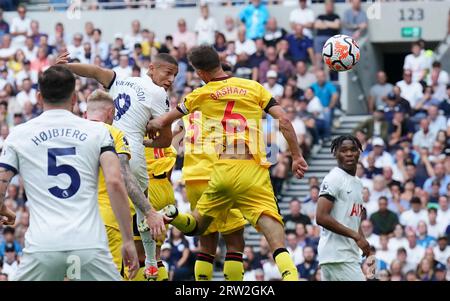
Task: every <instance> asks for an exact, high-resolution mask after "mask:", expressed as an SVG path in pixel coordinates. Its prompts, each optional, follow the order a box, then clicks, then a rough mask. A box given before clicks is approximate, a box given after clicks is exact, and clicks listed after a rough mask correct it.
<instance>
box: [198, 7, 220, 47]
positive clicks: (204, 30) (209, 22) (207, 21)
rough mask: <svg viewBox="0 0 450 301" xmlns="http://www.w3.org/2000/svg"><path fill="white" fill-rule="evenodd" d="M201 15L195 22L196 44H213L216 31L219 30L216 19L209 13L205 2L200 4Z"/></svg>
mask: <svg viewBox="0 0 450 301" xmlns="http://www.w3.org/2000/svg"><path fill="white" fill-rule="evenodd" d="M200 12H201V17H199V18H198V19H197V22H196V23H195V32H196V34H197V43H198V45H202V44H208V45H212V44H214V40H215V35H216V32H217V31H218V30H219V27H218V25H217V22H216V19H214V18H213V17H211V16H210V15H209V8H208V5H207V4H203V5H201V6H200Z"/></svg>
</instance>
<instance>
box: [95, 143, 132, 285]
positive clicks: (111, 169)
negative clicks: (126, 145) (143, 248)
mask: <svg viewBox="0 0 450 301" xmlns="http://www.w3.org/2000/svg"><path fill="white" fill-rule="evenodd" d="M100 165H101V167H102V169H103V174H104V177H105V183H106V188H107V190H108V195H109V199H110V202H111V207H112V209H113V211H114V215H115V216H116V219H117V222H118V223H119V228H120V233H121V235H122V240H123V247H122V254H123V258H124V261H125V264H126V265H127V266H128V267H129V272H130V278H134V277H135V276H136V273H137V271H138V269H139V261H138V257H137V252H136V248H135V246H134V241H133V234H132V232H131V213H130V207H129V205H128V195H127V191H126V188H125V184H124V182H123V177H122V174H121V171H120V163H119V159H118V158H117V156H116V154H115V153H114V152H112V151H104V152H103V153H102V154H101V155H100Z"/></svg>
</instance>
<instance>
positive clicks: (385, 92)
mask: <svg viewBox="0 0 450 301" xmlns="http://www.w3.org/2000/svg"><path fill="white" fill-rule="evenodd" d="M6 2H8V1H6ZM12 2H13V1H12ZM53 2H55V1H53ZM98 2H102V1H98ZM234 2H235V1H234ZM263 2H264V1H263ZM285 2H289V1H285ZM291 2H295V3H294V4H295V6H296V7H295V9H293V10H292V12H291V14H290V16H289V20H290V27H289V28H282V27H280V26H279V25H278V24H277V19H276V18H274V17H271V16H270V12H269V10H268V9H267V7H266V6H265V5H264V4H262V3H261V1H258V0H253V1H251V4H248V5H245V6H242V10H241V11H240V13H239V15H238V16H228V17H227V18H226V19H225V22H224V24H219V22H217V20H216V19H215V18H214V16H212V15H211V13H210V10H209V9H208V6H206V5H203V6H201V7H200V16H199V18H198V19H197V20H196V21H195V22H192V23H191V24H188V23H187V20H184V19H179V20H176V22H177V27H178V30H177V31H176V32H173V33H172V34H171V35H167V36H165V37H160V36H156V35H155V33H154V32H152V31H151V29H150V28H146V27H145V26H142V24H141V22H140V21H139V20H135V21H133V22H132V24H130V27H129V29H128V32H127V33H125V34H122V33H117V34H116V35H115V36H114V40H113V41H105V40H104V39H103V38H102V29H101V28H97V27H96V26H95V23H94V22H91V21H89V22H86V23H85V24H84V30H83V32H80V33H77V34H75V35H73V36H68V34H66V33H65V29H64V26H63V24H62V23H56V24H55V27H54V31H53V32H46V33H44V32H41V31H40V29H39V21H38V20H31V19H30V18H28V17H27V9H26V7H25V6H22V5H19V6H18V7H17V16H16V17H14V19H12V21H11V22H6V21H5V20H4V19H3V16H2V12H0V42H1V43H0V44H1V46H0V148H1V147H2V143H3V141H4V140H5V139H6V137H7V136H8V133H9V131H10V130H11V129H12V128H14V126H16V125H18V124H20V123H23V122H26V121H28V120H30V119H32V118H34V117H36V116H38V115H39V114H40V113H41V112H42V107H41V106H40V104H39V103H38V102H37V100H36V89H37V79H38V77H39V74H40V73H41V72H43V71H44V70H45V69H46V68H48V67H49V66H51V65H52V64H54V62H55V58H56V57H57V55H58V54H60V53H63V52H65V51H68V52H69V53H70V55H71V58H72V59H73V61H75V62H77V61H78V62H82V63H90V64H96V65H99V66H103V67H107V68H111V69H113V70H114V71H115V72H116V73H117V75H118V76H121V77H126V76H140V75H144V74H146V71H147V68H148V65H149V63H150V62H151V57H152V56H153V55H154V54H156V53H159V52H166V53H170V54H172V55H173V56H174V57H176V58H177V60H178V63H179V74H178V76H177V77H176V79H175V82H174V84H173V87H172V89H171V91H170V92H169V95H170V105H171V107H172V108H173V107H175V106H176V104H177V103H178V102H179V101H181V100H182V99H183V98H184V95H186V94H187V93H189V92H191V91H192V90H193V89H195V88H196V87H199V86H200V85H201V84H202V83H201V80H200V79H199V78H198V76H196V74H195V72H193V69H192V67H191V66H190V65H189V63H188V61H187V52H188V51H189V49H190V48H191V47H192V46H194V45H198V44H203V43H207V44H210V45H214V47H215V49H216V50H217V51H218V52H219V54H220V57H221V59H222V61H223V64H224V66H226V67H228V68H229V69H230V72H232V73H233V74H234V75H235V76H238V77H243V78H248V79H254V80H257V81H259V82H260V83H261V84H263V85H264V86H265V87H266V88H267V89H268V90H269V91H271V93H272V94H273V96H274V97H275V98H276V99H277V101H278V102H279V103H280V104H281V105H282V106H283V108H284V109H285V110H286V112H287V114H288V116H289V118H290V119H291V121H292V125H293V126H294V129H295V131H296V134H297V138H298V141H299V143H300V146H301V148H302V150H303V153H304V154H305V156H308V154H309V153H310V152H311V151H312V150H314V149H315V148H316V146H320V145H321V144H322V143H323V141H327V140H329V139H331V128H332V126H333V118H334V112H335V110H336V109H338V108H339V87H338V86H337V85H336V81H335V80H336V78H337V75H336V74H333V73H329V72H328V71H324V69H323V66H322V59H321V51H322V47H323V45H324V43H325V41H326V40H327V39H328V38H329V37H331V36H333V35H335V34H338V33H344V34H347V35H350V36H353V37H354V38H355V39H359V37H361V36H363V35H364V34H365V32H366V29H367V25H368V22H367V16H366V14H365V12H364V11H363V10H361V5H360V1H359V0H353V1H352V3H351V8H349V9H348V10H346V11H345V12H344V14H343V15H341V16H339V15H337V14H335V13H334V6H333V2H332V1H325V4H324V8H325V13H324V14H321V15H319V16H316V15H315V14H314V12H313V11H312V10H311V9H310V8H309V7H308V2H307V1H305V0H300V1H291ZM336 2H338V1H336ZM255 15H256V16H258V17H257V18H255ZM411 52H412V53H411V54H409V55H408V56H406V58H405V64H404V73H403V80H402V81H399V82H397V83H395V86H394V85H393V84H391V83H389V82H388V79H387V78H386V74H385V73H384V72H383V71H380V72H378V74H377V84H376V85H374V86H373V87H372V88H371V90H370V96H369V98H368V107H369V113H373V117H371V118H369V119H368V120H367V121H365V122H364V123H362V124H361V125H359V126H358V127H357V128H356V129H355V135H356V136H357V137H358V138H359V139H360V141H361V142H362V144H363V146H364V152H363V153H362V155H361V162H360V164H359V166H358V172H357V176H358V177H359V178H361V180H362V182H363V184H364V187H365V189H364V195H363V199H364V202H365V208H366V212H367V214H366V218H365V220H364V221H363V223H362V230H363V231H364V234H365V236H366V237H367V239H368V240H369V242H370V243H371V245H372V252H373V255H375V257H376V258H377V277H378V278H379V279H380V280H443V279H445V278H447V279H448V280H450V272H449V273H447V270H448V269H449V268H450V247H448V236H449V232H450V228H449V227H448V226H449V221H450V208H449V195H450V149H449V142H450V140H449V137H450V121H449V116H450V85H449V78H448V73H447V72H446V71H445V70H442V68H441V65H440V63H439V62H435V61H433V57H432V53H430V51H426V50H425V49H424V45H423V43H420V42H418V43H413V45H412V48H411ZM97 88H102V87H99V85H98V84H97V83H96V82H95V81H92V80H87V79H85V78H77V84H76V91H77V95H78V103H77V104H76V105H75V107H74V113H75V114H79V115H80V116H83V113H84V112H85V111H86V99H87V97H88V96H89V95H90V93H92V92H93V91H94V90H95V89H97ZM268 121H269V120H268ZM272 134H273V135H272ZM280 137H281V136H280V135H278V136H277V135H275V133H269V135H268V142H269V144H270V147H271V150H272V155H273V154H275V155H274V163H275V164H274V165H273V166H272V168H271V177H272V184H273V186H274V190H275V193H276V195H277V196H278V197H279V199H280V200H281V195H282V189H283V183H284V181H285V179H286V178H288V177H289V170H290V157H289V153H288V152H287V151H286V150H287V145H286V141H284V139H282V138H280ZM182 162H183V145H182V144H181V145H179V149H178V158H177V162H176V165H175V168H174V172H173V174H172V181H173V185H174V191H175V198H176V200H177V206H178V208H179V209H180V211H188V210H190V209H189V202H188V200H187V199H186V191H185V189H184V187H183V182H182V181H181V168H182ZM309 185H310V193H309V196H308V197H307V198H306V199H293V200H291V201H290V204H289V210H290V214H289V215H287V216H285V226H286V233H287V244H288V246H289V247H288V249H289V251H290V253H291V255H292V256H293V258H294V261H295V264H296V265H297V267H298V270H299V274H300V277H301V278H302V279H305V280H311V281H318V280H320V267H319V266H318V262H317V261H316V253H317V243H318V239H319V233H320V229H319V227H318V226H317V224H316V223H315V208H316V204H317V200H318V195H319V190H320V188H319V186H320V180H319V179H317V178H315V177H312V178H310V180H309ZM5 203H6V206H8V207H9V208H11V209H13V210H14V211H16V212H17V222H16V225H15V227H14V228H11V227H1V228H0V280H7V279H8V278H11V277H12V275H13V274H14V273H15V270H16V269H17V265H18V262H19V261H20V256H21V253H22V248H23V242H24V233H25V232H26V230H27V227H28V225H29V212H28V209H27V198H26V192H25V191H24V189H23V185H22V183H21V179H20V177H19V176H16V177H15V178H14V179H13V181H12V182H11V184H10V185H9V187H8V193H7V196H6V201H5ZM169 237H170V238H169V239H168V240H167V242H166V243H165V244H164V245H163V246H162V255H161V256H162V258H163V259H164V260H165V262H166V263H167V264H168V265H169V267H170V270H172V271H173V273H172V274H173V279H174V280H186V279H192V278H193V264H194V259H195V256H194V254H195V252H196V250H197V249H198V246H197V241H196V239H191V238H188V237H184V236H183V234H182V233H181V232H180V231H178V230H176V229H174V228H172V230H171V231H170V235H169ZM268 250H269V248H268V245H267V242H266V241H265V239H264V238H262V239H261V242H260V246H259V250H258V252H256V251H255V250H253V248H252V247H251V246H247V247H246V248H245V254H244V266H245V276H244V280H279V279H281V275H279V272H278V270H277V267H276V265H275V263H274V261H273V259H272V256H271V254H269V251H268ZM217 265H218V267H220V265H221V262H220V261H219V262H217ZM363 268H364V269H367V265H366V264H363Z"/></svg>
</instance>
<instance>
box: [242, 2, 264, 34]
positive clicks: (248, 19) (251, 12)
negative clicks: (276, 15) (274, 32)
mask: <svg viewBox="0 0 450 301" xmlns="http://www.w3.org/2000/svg"><path fill="white" fill-rule="evenodd" d="M239 20H241V22H242V23H244V24H245V27H246V29H247V32H246V38H247V39H250V40H254V39H257V38H262V37H264V31H265V26H266V23H267V20H269V10H268V9H267V7H266V6H265V5H264V4H261V0H251V3H250V4H249V5H248V6H246V7H245V8H244V9H243V10H242V11H241V12H240V13H239Z"/></svg>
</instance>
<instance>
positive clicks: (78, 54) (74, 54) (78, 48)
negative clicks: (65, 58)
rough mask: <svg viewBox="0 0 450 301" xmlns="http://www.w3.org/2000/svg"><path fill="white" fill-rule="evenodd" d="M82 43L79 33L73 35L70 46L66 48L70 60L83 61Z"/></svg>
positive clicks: (81, 36)
mask: <svg viewBox="0 0 450 301" xmlns="http://www.w3.org/2000/svg"><path fill="white" fill-rule="evenodd" d="M82 42H83V35H82V34H81V33H76V34H74V35H73V39H72V44H69V46H67V51H68V52H69V54H70V58H71V59H78V60H80V62H81V61H82V60H83V56H84V49H83V44H82Z"/></svg>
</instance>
